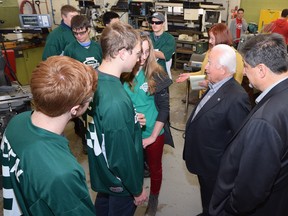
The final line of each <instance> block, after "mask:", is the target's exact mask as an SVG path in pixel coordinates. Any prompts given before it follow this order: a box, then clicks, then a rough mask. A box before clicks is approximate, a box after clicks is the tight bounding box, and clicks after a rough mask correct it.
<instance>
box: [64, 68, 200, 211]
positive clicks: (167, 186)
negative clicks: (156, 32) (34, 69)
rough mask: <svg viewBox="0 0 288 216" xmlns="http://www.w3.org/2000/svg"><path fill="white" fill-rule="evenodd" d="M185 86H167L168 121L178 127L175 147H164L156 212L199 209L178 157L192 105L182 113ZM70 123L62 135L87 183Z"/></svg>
mask: <svg viewBox="0 0 288 216" xmlns="http://www.w3.org/2000/svg"><path fill="white" fill-rule="evenodd" d="M180 72H181V71H180V70H177V71H175V70H172V75H173V80H175V78H177V75H178V74H179V73H180ZM185 90H186V83H180V84H179V83H176V82H174V83H173V84H172V86H171V87H170V106H171V108H170V109H171V114H170V121H171V126H172V127H173V128H177V129H178V130H176V129H173V128H171V131H172V134H173V138H174V143H175V149H173V148H171V147H170V146H168V145H165V147H164V155H163V183H162V188H161V192H160V195H159V206H158V211H157V216H194V215H197V214H199V213H201V210H202V207H201V201H200V192H199V184H198V180H197V177H196V176H195V175H192V174H191V173H189V172H188V171H187V169H186V166H185V164H184V161H183V160H182V151H183V143H184V140H183V132H184V131H183V130H184V129H185V124H186V119H187V118H188V117H189V115H190V113H191V110H192V108H193V105H189V107H188V112H187V113H188V114H186V113H185V104H184V103H182V101H181V99H182V98H183V97H184V95H185ZM195 95H197V93H195ZM73 127H74V125H73V123H72V122H71V123H69V124H68V125H67V128H66V130H65V135H66V136H67V137H68V139H69V140H70V141H71V143H70V145H71V149H72V152H73V154H74V155H75V156H76V157H77V159H78V161H79V162H80V163H81V164H82V166H83V167H84V169H85V171H86V176H87V182H88V186H90V179H89V169H88V162H87V156H86V155H84V154H82V148H81V147H82V146H81V140H80V138H79V137H77V136H75V134H74V130H73ZM144 185H145V187H146V188H147V191H148V192H149V185H150V178H146V179H145V180H144ZM90 194H91V197H92V200H93V202H94V200H95V196H96V193H95V192H94V191H92V190H90ZM146 207H147V204H145V205H143V206H139V207H138V208H137V211H136V213H135V216H143V215H144V212H145V210H146Z"/></svg>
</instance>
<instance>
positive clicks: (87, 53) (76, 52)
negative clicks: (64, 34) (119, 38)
mask: <svg viewBox="0 0 288 216" xmlns="http://www.w3.org/2000/svg"><path fill="white" fill-rule="evenodd" d="M64 55H65V56H69V57H71V58H73V59H76V60H78V61H80V62H82V63H84V64H86V65H90V66H92V67H93V68H94V69H95V68H97V67H98V66H99V65H100V64H101V62H102V49H101V46H100V45H99V43H97V42H95V41H91V44H90V46H89V48H85V47H83V46H81V45H80V44H79V42H78V41H74V42H72V43H70V44H69V45H68V46H67V47H66V48H65V50H64Z"/></svg>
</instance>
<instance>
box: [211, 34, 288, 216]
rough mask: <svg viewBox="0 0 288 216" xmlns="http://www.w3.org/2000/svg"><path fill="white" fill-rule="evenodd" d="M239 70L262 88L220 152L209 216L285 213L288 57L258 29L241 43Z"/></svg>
mask: <svg viewBox="0 0 288 216" xmlns="http://www.w3.org/2000/svg"><path fill="white" fill-rule="evenodd" d="M241 52H242V56H243V59H244V74H246V75H247V77H248V79H249V81H250V83H251V84H252V85H253V86H254V87H255V88H257V89H259V90H260V91H262V93H261V94H260V95H259V96H258V97H257V98H256V106H255V107H254V108H253V110H252V111H251V113H250V114H249V116H248V117H247V118H246V119H245V120H244V122H243V123H242V126H241V127H240V128H239V130H238V131H237V132H236V134H235V135H234V137H233V138H232V139H231V142H230V144H229V148H228V149H227V150H226V152H225V154H224V155H223V157H222V161H221V165H220V168H219V173H218V177H217V182H216V184H215V189H214V193H213V196H212V199H211V203H210V213H211V215H217V216H218V215H221V216H226V215H251V216H252V215H253V216H287V215H288V100H287V98H288V79H287V78H288V56H287V50H286V44H285V43H284V38H283V37H282V36H280V35H278V34H271V35H270V34H263V35H258V36H255V37H253V38H251V39H249V40H248V41H247V42H246V44H245V45H244V47H243V48H242V51H241Z"/></svg>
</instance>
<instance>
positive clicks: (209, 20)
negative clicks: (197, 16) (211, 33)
mask: <svg viewBox="0 0 288 216" xmlns="http://www.w3.org/2000/svg"><path fill="white" fill-rule="evenodd" d="M220 22H221V12H220V11H219V10H204V11H203V18H202V32H205V30H206V28H207V27H208V28H210V27H211V26H212V25H213V24H215V23H220Z"/></svg>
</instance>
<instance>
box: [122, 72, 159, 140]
mask: <svg viewBox="0 0 288 216" xmlns="http://www.w3.org/2000/svg"><path fill="white" fill-rule="evenodd" d="M133 82H134V84H135V86H134V88H133V90H131V89H130V87H129V85H128V83H124V89H125V91H126V92H127V93H128V95H129V96H130V98H131V100H132V102H133V104H134V107H135V109H136V112H137V113H143V114H145V118H146V125H145V126H143V127H142V128H141V130H142V138H148V137H150V136H151V134H152V132H153V129H154V125H155V122H156V119H157V116H158V111H157V108H156V106H155V100H154V95H150V93H149V92H148V83H147V81H146V78H145V74H144V71H143V70H140V71H139V73H138V74H137V75H136V76H135V78H134V80H133ZM163 132H164V129H162V130H161V133H160V135H161V134H163Z"/></svg>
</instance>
